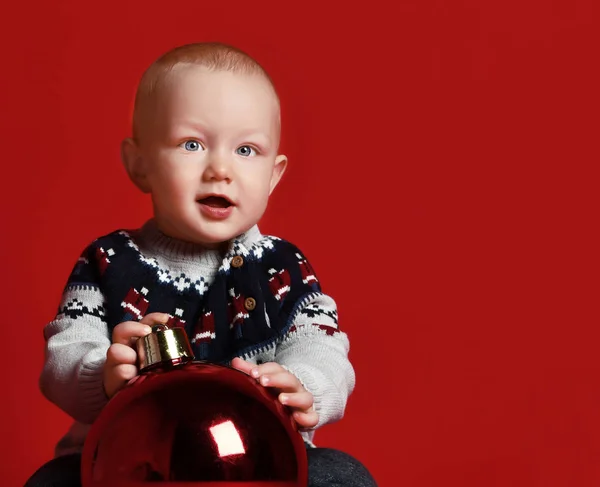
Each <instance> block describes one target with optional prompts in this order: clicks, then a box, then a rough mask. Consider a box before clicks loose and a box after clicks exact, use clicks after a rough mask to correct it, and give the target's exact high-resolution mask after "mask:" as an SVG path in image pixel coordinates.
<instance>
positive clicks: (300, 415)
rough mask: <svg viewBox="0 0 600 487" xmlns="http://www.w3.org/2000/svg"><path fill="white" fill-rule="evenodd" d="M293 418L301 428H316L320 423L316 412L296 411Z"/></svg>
mask: <svg viewBox="0 0 600 487" xmlns="http://www.w3.org/2000/svg"><path fill="white" fill-rule="evenodd" d="M292 416H293V417H294V420H295V421H296V423H298V426H300V427H301V428H307V429H310V428H314V427H315V426H317V424H318V423H319V415H318V414H317V412H316V411H308V412H303V411H294V413H293V415H292Z"/></svg>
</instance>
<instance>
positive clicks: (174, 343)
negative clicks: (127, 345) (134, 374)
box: [136, 325, 194, 372]
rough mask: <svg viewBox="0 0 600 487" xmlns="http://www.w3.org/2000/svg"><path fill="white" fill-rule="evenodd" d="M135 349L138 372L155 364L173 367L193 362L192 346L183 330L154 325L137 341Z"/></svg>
mask: <svg viewBox="0 0 600 487" xmlns="http://www.w3.org/2000/svg"><path fill="white" fill-rule="evenodd" d="M136 347H137V353H138V362H139V370H140V372H143V371H144V369H148V368H149V367H151V366H153V365H157V364H170V365H175V364H178V363H185V362H189V361H191V360H194V353H193V352H192V346H191V345H190V342H189V340H188V337H187V334H186V332H185V330H184V329H183V328H169V327H168V326H167V325H155V326H153V327H152V331H151V332H150V333H148V334H147V335H146V336H144V337H142V338H139V339H138V341H137V343H136Z"/></svg>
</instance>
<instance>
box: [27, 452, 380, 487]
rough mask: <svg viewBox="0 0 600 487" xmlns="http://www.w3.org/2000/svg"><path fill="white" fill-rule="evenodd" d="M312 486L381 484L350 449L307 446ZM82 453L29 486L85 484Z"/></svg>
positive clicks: (42, 472) (50, 467)
mask: <svg viewBox="0 0 600 487" xmlns="http://www.w3.org/2000/svg"><path fill="white" fill-rule="evenodd" d="M306 452H307V455H308V487H337V486H344V487H377V484H376V483H375V480H374V479H373V477H371V474H370V473H369V471H368V470H367V469H366V468H365V467H364V465H363V464H362V463H360V462H359V461H358V460H356V459H355V458H353V457H351V456H350V455H348V454H347V453H344V452H342V451H339V450H333V449H331V448H307V450H306ZM80 464H81V456H80V455H79V454H74V455H65V456H62V457H58V458H55V459H53V460H50V461H49V462H48V463H46V464H45V465H43V466H42V467H41V468H39V469H38V470H37V472H35V473H34V474H33V476H32V477H31V478H30V479H29V480H28V481H27V483H26V484H25V487H81V480H80Z"/></svg>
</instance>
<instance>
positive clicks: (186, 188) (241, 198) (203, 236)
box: [139, 66, 286, 247]
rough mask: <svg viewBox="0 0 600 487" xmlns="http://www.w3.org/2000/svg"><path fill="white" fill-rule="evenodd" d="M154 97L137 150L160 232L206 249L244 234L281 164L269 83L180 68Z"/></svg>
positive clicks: (257, 215) (263, 205)
mask: <svg viewBox="0 0 600 487" xmlns="http://www.w3.org/2000/svg"><path fill="white" fill-rule="evenodd" d="M156 96H157V98H156V99H155V102H156V106H155V109H154V110H152V111H151V113H152V114H153V116H152V117H151V118H152V120H148V121H147V122H144V123H143V124H142V127H141V130H142V131H143V136H142V137H141V142H140V145H139V149H140V155H141V156H142V158H143V160H144V167H145V172H146V178H147V183H148V186H149V190H150V192H151V194H152V201H153V205H154V212H155V218H156V220H157V222H158V225H159V228H160V229H161V230H162V231H163V232H164V233H166V234H167V235H170V236H172V237H175V238H179V239H182V240H186V241H190V242H196V243H201V244H204V245H206V246H209V247H216V246H218V245H219V244H220V243H222V242H225V241H227V240H229V239H231V238H233V237H236V236H238V235H240V234H241V233H243V232H245V231H246V230H248V229H249V228H250V227H252V226H253V225H254V224H256V223H257V222H258V221H259V219H260V218H261V217H262V215H263V213H264V211H265V209H266V207H267V201H268V198H269V194H270V193H271V191H272V190H273V189H274V187H275V185H276V184H277V182H278V181H279V178H280V177H281V174H282V173H283V170H284V168H285V165H286V160H285V157H284V156H278V155H277V149H278V145H279V103H278V100H277V97H276V95H275V93H274V92H273V89H272V87H271V85H270V84H269V82H268V81H267V80H265V79H264V78H262V77H261V76H259V75H256V74H240V73H232V72H228V71H209V70H207V69H206V68H204V67H201V66H178V67H177V68H176V69H175V71H174V72H173V73H171V75H170V77H169V79H168V80H167V82H166V85H165V87H164V88H161V89H160V93H158V94H157V95H156Z"/></svg>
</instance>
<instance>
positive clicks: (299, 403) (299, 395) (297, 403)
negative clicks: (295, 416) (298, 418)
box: [279, 391, 314, 411]
mask: <svg viewBox="0 0 600 487" xmlns="http://www.w3.org/2000/svg"><path fill="white" fill-rule="evenodd" d="M279 402H281V404H284V405H286V406H289V407H291V408H294V409H298V410H300V411H308V410H309V409H310V408H312V406H313V403H314V398H313V395H312V394H311V393H310V392H308V391H302V392H292V393H282V394H279Z"/></svg>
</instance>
